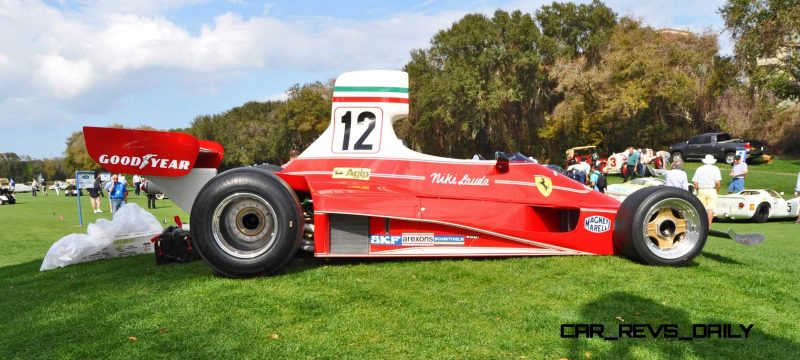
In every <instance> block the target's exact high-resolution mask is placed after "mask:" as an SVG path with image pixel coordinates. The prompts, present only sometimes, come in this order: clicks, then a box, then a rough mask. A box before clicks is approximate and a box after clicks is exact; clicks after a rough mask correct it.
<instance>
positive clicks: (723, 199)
mask: <svg viewBox="0 0 800 360" xmlns="http://www.w3.org/2000/svg"><path fill="white" fill-rule="evenodd" d="M782 195H783V193H778V192H776V191H775V190H766V189H745V190H742V191H740V192H738V193H735V194H728V195H723V196H720V197H718V198H717V206H715V207H714V216H715V217H718V218H721V219H734V220H737V219H749V220H752V221H754V222H765V221H767V220H769V219H782V218H792V219H794V218H797V212H798V207H800V206H799V205H798V202H800V198H794V199H789V200H786V199H784V198H783V196H782Z"/></svg>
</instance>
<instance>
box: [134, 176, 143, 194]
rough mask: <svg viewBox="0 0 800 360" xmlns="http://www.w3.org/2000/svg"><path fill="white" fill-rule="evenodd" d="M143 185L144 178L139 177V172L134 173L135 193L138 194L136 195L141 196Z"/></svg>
mask: <svg viewBox="0 0 800 360" xmlns="http://www.w3.org/2000/svg"><path fill="white" fill-rule="evenodd" d="M141 185H142V178H141V177H139V174H134V175H133V193H134V194H136V196H139V190H140V188H141Z"/></svg>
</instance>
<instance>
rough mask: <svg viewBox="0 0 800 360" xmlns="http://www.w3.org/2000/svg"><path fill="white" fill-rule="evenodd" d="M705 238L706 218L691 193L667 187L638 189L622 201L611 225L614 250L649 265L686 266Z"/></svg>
mask: <svg viewBox="0 0 800 360" xmlns="http://www.w3.org/2000/svg"><path fill="white" fill-rule="evenodd" d="M707 237H708V217H707V215H706V210H705V208H704V207H703V204H702V203H701V202H700V200H698V199H697V197H695V196H694V195H692V194H691V193H690V192H688V191H686V190H683V189H679V188H674V187H666V186H654V187H646V188H643V189H640V190H638V191H636V192H634V193H633V194H631V195H630V196H628V197H627V198H625V201H623V202H622V205H621V206H620V209H619V212H618V213H617V218H616V220H615V222H614V248H615V250H616V252H618V253H621V254H623V255H625V256H627V257H629V258H631V259H633V260H634V261H638V262H641V263H643V264H649V265H672V266H680V265H686V264H687V263H689V262H690V261H691V260H692V259H694V257H695V256H697V255H698V254H700V251H702V250H703V246H704V245H705V243H706V238H707Z"/></svg>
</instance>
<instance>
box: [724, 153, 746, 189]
mask: <svg viewBox="0 0 800 360" xmlns="http://www.w3.org/2000/svg"><path fill="white" fill-rule="evenodd" d="M729 175H730V176H731V183H730V184H728V194H732V193H738V192H740V191H742V190H744V178H745V176H747V163H745V162H744V161H743V160H742V155H738V154H737V155H736V157H734V158H733V169H731V173H730V174H729Z"/></svg>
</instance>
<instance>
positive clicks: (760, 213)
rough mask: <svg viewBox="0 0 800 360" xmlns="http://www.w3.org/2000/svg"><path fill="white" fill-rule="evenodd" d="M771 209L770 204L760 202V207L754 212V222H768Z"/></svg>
mask: <svg viewBox="0 0 800 360" xmlns="http://www.w3.org/2000/svg"><path fill="white" fill-rule="evenodd" d="M769 210H770V206H769V204H767V203H761V204H758V207H757V208H756V213H755V214H753V218H752V220H753V222H757V223H763V222H767V220H769Z"/></svg>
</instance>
